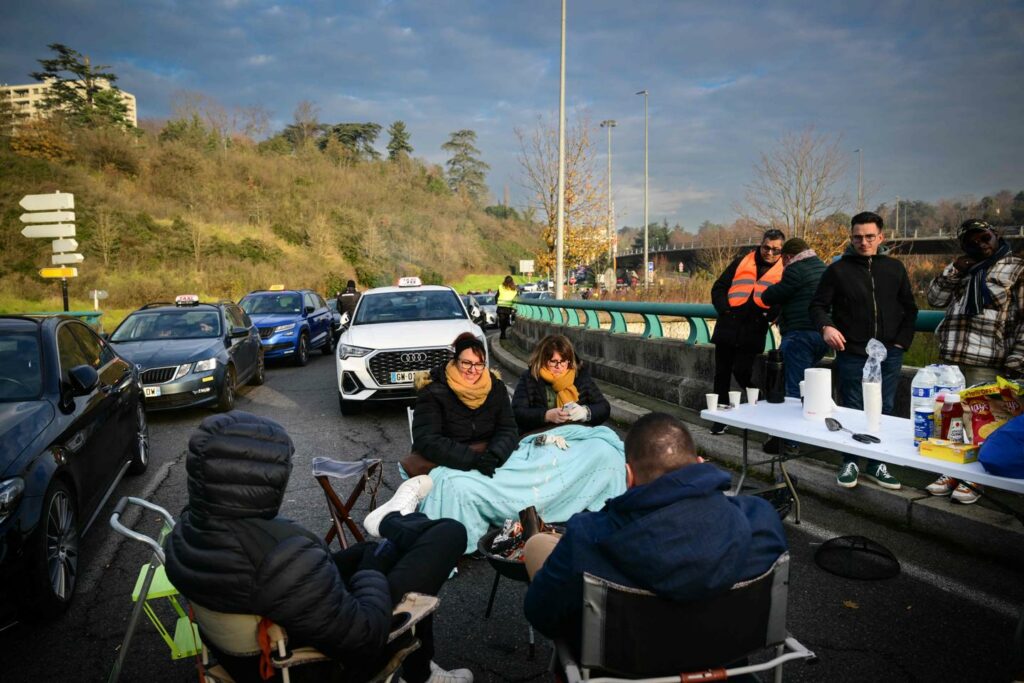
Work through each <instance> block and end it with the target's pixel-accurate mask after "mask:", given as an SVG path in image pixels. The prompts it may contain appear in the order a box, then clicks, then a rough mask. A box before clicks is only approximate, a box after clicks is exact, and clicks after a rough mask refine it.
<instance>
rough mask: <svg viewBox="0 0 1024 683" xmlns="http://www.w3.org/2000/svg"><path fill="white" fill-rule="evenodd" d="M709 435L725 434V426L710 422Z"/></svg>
mask: <svg viewBox="0 0 1024 683" xmlns="http://www.w3.org/2000/svg"><path fill="white" fill-rule="evenodd" d="M711 433H712V434H715V435H718V434H725V425H724V424H722V423H721V422H712V423H711Z"/></svg>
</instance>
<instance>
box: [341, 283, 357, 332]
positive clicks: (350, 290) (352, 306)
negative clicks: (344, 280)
mask: <svg viewBox="0 0 1024 683" xmlns="http://www.w3.org/2000/svg"><path fill="white" fill-rule="evenodd" d="M360 297H362V294H360V293H359V292H358V291H356V283H355V280H349V281H348V284H347V285H345V291H344V292H342V293H341V294H339V295H338V315H340V316H342V318H344V317H345V316H346V315H347V316H348V318H347V319H343V320H342V323H343V324H345V325H350V324H351V323H352V316H353V315H354V314H355V312H356V304H358V303H359V298H360Z"/></svg>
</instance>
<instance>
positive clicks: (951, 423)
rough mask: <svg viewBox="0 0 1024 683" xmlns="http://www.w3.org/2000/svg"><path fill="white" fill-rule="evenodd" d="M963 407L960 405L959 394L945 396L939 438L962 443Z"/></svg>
mask: <svg viewBox="0 0 1024 683" xmlns="http://www.w3.org/2000/svg"><path fill="white" fill-rule="evenodd" d="M964 436H965V435H964V407H963V406H962V405H961V404H960V394H946V396H945V400H944V401H943V402H942V430H941V431H940V432H939V438H942V439H946V440H947V441H952V442H953V443H964Z"/></svg>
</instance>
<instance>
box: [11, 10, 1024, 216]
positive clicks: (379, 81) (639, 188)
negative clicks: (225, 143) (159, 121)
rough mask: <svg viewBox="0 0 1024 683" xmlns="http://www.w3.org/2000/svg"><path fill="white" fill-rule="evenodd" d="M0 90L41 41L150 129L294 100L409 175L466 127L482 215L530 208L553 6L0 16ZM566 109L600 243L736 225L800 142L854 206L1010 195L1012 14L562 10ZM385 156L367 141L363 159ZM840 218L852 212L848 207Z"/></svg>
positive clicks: (280, 122) (552, 52)
mask: <svg viewBox="0 0 1024 683" xmlns="http://www.w3.org/2000/svg"><path fill="white" fill-rule="evenodd" d="M4 5H5V6H4V11H3V18H2V20H0V82H2V83H10V84H14V83H27V82H31V78H30V77H28V74H29V72H31V71H33V70H35V69H37V68H38V63H37V62H36V60H38V59H40V58H46V57H48V56H50V53H49V51H48V50H47V48H46V45H47V44H49V43H54V42H59V43H64V44H66V45H68V46H69V47H72V48H74V49H76V50H78V51H80V52H82V53H85V54H88V55H89V56H90V57H91V59H92V61H93V63H97V64H106V65H109V66H110V67H111V70H112V71H113V72H114V73H116V74H118V76H119V77H120V80H119V83H118V84H119V85H120V87H121V88H123V89H124V90H126V91H128V92H131V93H133V94H134V95H135V96H136V97H137V101H138V110H139V116H140V118H166V117H168V116H169V115H170V114H171V112H172V109H173V106H174V102H175V100H176V98H180V96H181V93H182V92H198V93H202V94H203V95H205V96H208V97H212V98H214V99H216V100H217V101H219V102H220V103H222V104H223V105H225V106H227V107H246V106H252V105H258V106H262V107H264V108H265V109H267V110H268V111H269V112H270V113H271V115H272V125H273V127H274V128H277V129H280V128H281V127H283V126H284V125H285V124H287V123H289V122H290V121H291V117H292V112H293V111H294V109H295V106H296V104H297V103H298V102H300V101H302V100H308V101H311V102H313V103H315V104H316V105H317V106H318V107H319V113H320V119H321V121H324V122H327V123H337V122H351V121H374V122H377V123H380V124H381V125H382V126H383V127H384V128H385V129H386V128H387V126H388V125H389V124H390V123H391V122H392V121H394V120H398V119H401V120H403V121H405V123H406V125H407V127H408V129H409V131H410V133H411V143H412V145H413V147H414V156H416V157H419V158H422V159H424V160H426V161H428V162H431V163H438V164H441V163H444V161H445V159H446V155H445V153H444V152H443V151H442V150H441V145H442V144H443V143H444V141H445V140H446V139H447V137H448V135H449V134H450V133H451V132H452V131H455V130H459V129H463V128H470V129H473V130H475V131H476V132H477V134H478V147H479V148H480V150H481V152H482V156H483V159H484V160H485V161H486V162H487V163H488V164H490V166H491V170H490V172H489V174H488V177H487V181H488V184H489V186H490V188H491V192H492V194H493V197H494V199H495V201H498V200H501V198H502V196H503V194H504V192H505V188H506V187H507V188H508V192H509V195H510V198H511V203H512V204H513V206H519V207H523V206H524V205H525V204H527V203H528V202H529V201H530V197H529V192H528V191H527V190H526V189H525V187H524V179H523V173H522V171H521V168H520V164H519V161H518V155H519V142H518V139H517V137H516V134H515V131H516V129H519V130H522V131H530V130H532V129H533V128H535V127H536V126H537V125H538V121H541V120H546V121H547V122H548V123H549V124H550V123H553V122H554V121H555V120H556V119H557V111H558V85H559V21H560V3H559V2H558V1H557V0H507V1H506V0H479V1H478V2H471V1H469V0H372V1H371V0H365V1H341V0H291V1H280V0H279V1H277V2H263V1H259V0H185V1H172V0H128V1H124V0H9V2H7V3H4ZM566 40H567V43H566V102H567V108H568V111H569V118H570V119H572V120H575V119H577V118H582V119H585V120H589V121H590V123H591V125H592V126H593V131H592V132H593V135H594V138H595V144H596V153H597V159H596V162H597V164H598V167H599V169H600V173H601V177H602V178H603V176H604V167H605V163H606V156H605V154H606V150H607V137H606V132H605V131H604V130H601V129H600V128H599V127H598V124H599V123H600V121H602V120H604V119H614V120H616V121H617V126H616V127H615V128H614V130H613V134H612V155H613V171H612V176H613V177H612V180H613V197H614V201H615V214H616V224H617V225H618V226H623V225H641V224H642V222H643V182H644V170H643V168H644V166H643V158H644V152H643V150H644V143H643V130H644V109H643V104H644V103H643V98H642V97H640V96H637V95H635V94H634V93H636V92H637V91H639V90H643V89H647V90H648V91H649V93H650V95H649V99H648V107H649V108H648V115H649V116H648V128H649V147H648V148H649V172H648V174H649V187H650V189H649V215H650V219H651V220H652V221H655V220H657V221H660V220H662V219H665V220H667V221H668V222H669V224H670V225H674V224H676V223H680V224H681V225H683V227H684V228H687V229H690V230H691V231H692V230H695V228H696V227H697V226H698V225H699V224H700V223H701V222H703V221H705V220H711V221H714V222H722V223H728V222H731V221H732V220H734V219H735V218H736V217H737V208H738V207H740V206H742V203H743V197H744V193H745V187H746V185H747V184H749V183H750V182H751V179H752V176H753V168H754V165H755V164H756V163H757V161H758V159H759V157H760V155H761V154H762V153H765V152H769V151H771V150H772V149H773V148H774V147H775V146H776V145H777V144H778V140H779V139H780V138H781V137H783V136H785V135H787V134H791V133H795V132H799V131H801V130H803V129H805V128H807V127H809V126H813V128H814V130H815V131H816V133H818V134H820V135H823V136H827V137H830V138H834V139H838V140H839V144H840V146H841V149H843V150H847V151H848V152H849V163H848V168H847V173H846V178H847V180H846V186H845V187H842V188H840V189H841V190H843V191H845V192H846V193H847V194H849V196H850V197H852V198H855V197H856V187H857V156H858V155H857V154H856V153H855V152H854V150H855V149H858V148H859V149H861V150H863V151H862V154H863V168H864V170H863V174H864V185H865V187H866V188H867V191H866V202H865V203H866V204H867V205H868V206H874V205H875V204H877V203H880V202H890V203H891V202H892V201H893V200H894V198H895V197H896V196H901V197H903V198H907V197H911V198H914V199H921V200H926V201H935V200H937V199H940V198H944V197H945V198H955V197H962V196H966V195H973V196H976V197H980V196H983V195H985V194H991V193H994V192H996V191H998V190H1000V189H1010V190H1012V191H1014V193H1016V192H1017V191H1018V190H1021V189H1024V172H1022V171H1024V125H1022V124H1024V88H1022V87H1021V85H1022V82H1024V79H1022V72H1024V69H1022V67H1024V2H997V1H991V2H989V1H984V0H981V1H979V0H973V1H971V0H965V1H962V2H960V1H946V0H929V1H924V2H910V1H900V0H890V1H888V2H863V1H859V0H850V1H848V2H842V3H839V2H820V0H819V1H814V2H803V1H800V0H795V1H787V2H782V1H775V2H754V1H751V2H729V1H725V0H719V1H717V2H716V1H712V0H707V1H704V2H696V1H694V2H687V1H681V0H634V1H633V2H621V0H620V1H611V0H608V1H606V0H568V15H567V31H566ZM386 143H387V139H386V134H384V133H382V135H381V138H380V139H379V140H378V147H379V148H380V149H381V150H382V151H383V148H384V145H385V144H386ZM851 208H852V206H851Z"/></svg>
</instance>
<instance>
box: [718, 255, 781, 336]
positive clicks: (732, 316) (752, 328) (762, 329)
mask: <svg viewBox="0 0 1024 683" xmlns="http://www.w3.org/2000/svg"><path fill="white" fill-rule="evenodd" d="M746 256H747V255H746V254H744V255H743V256H740V257H737V258H735V259H733V262H732V263H730V264H729V266H728V267H727V268H726V269H725V271H724V272H723V273H722V274H721V275H720V276H719V277H718V279H717V280H715V284H713V285H712V286H711V303H712V304H714V306H715V311H716V312H717V313H718V319H717V321H716V322H715V331H714V332H713V333H712V334H711V341H712V342H713V343H714V344H722V345H724V346H735V347H738V348H741V349H745V350H747V351H753V352H755V353H760V352H761V351H763V350H764V340H765V335H766V334H768V325H770V324H771V322H772V321H773V320H775V318H776V317H777V316H778V314H779V307H778V306H772V307H771V308H761V307H760V306H758V305H757V304H756V303H755V302H754V297H753V296H751V297H750V298H749V299H747V301H746V303H744V304H743V305H742V306H730V305H729V288H730V287H732V281H733V278H734V277H735V276H736V269H737V268H738V267H739V265H740V262H741V261H742V260H743V259H744V258H746ZM754 262H755V264H756V265H757V277H758V278H760V277H761V276H763V275H764V274H765V273H767V272H768V270H769V269H770V268H771V267H772V264H769V263H767V262H766V261H765V260H764V259H763V258H761V250H760V249H757V250H755V251H754Z"/></svg>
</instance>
